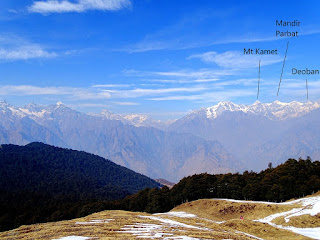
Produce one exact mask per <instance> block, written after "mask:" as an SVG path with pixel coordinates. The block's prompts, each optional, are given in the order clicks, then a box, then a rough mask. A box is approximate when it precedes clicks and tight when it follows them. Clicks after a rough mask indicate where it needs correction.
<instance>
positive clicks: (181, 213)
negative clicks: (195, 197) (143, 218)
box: [154, 212, 197, 218]
mask: <svg viewBox="0 0 320 240" xmlns="http://www.w3.org/2000/svg"><path fill="white" fill-rule="evenodd" d="M154 215H171V216H174V217H181V218H195V217H197V216H196V215H194V214H191V213H186V212H167V213H156V214H154Z"/></svg>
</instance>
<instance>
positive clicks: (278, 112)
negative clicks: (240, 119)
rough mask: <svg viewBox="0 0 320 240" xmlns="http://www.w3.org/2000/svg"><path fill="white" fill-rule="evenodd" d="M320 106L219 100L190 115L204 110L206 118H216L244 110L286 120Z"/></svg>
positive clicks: (319, 104)
mask: <svg viewBox="0 0 320 240" xmlns="http://www.w3.org/2000/svg"><path fill="white" fill-rule="evenodd" d="M319 107H320V102H307V103H300V102H296V101H293V102H290V103H283V102H280V101H274V102H272V103H261V102H259V101H256V102H255V103H254V104H252V105H244V104H235V103H232V102H220V103H218V104H217V105H214V106H212V107H208V108H202V109H200V110H195V111H193V112H192V113H191V114H190V115H196V114H199V113H201V112H203V111H204V112H205V113H206V116H207V118H212V119H214V118H217V117H219V116H220V115H221V114H222V113H224V112H226V111H229V112H240V111H241V112H244V113H248V114H256V115H261V116H265V117H267V118H269V119H272V120H286V119H292V118H296V117H300V116H302V115H305V114H307V113H309V112H311V111H312V110H314V109H317V108H319Z"/></svg>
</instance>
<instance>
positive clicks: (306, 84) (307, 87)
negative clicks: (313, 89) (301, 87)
mask: <svg viewBox="0 0 320 240" xmlns="http://www.w3.org/2000/svg"><path fill="white" fill-rule="evenodd" d="M306 89H307V100H308V101H309V91H308V79H306Z"/></svg>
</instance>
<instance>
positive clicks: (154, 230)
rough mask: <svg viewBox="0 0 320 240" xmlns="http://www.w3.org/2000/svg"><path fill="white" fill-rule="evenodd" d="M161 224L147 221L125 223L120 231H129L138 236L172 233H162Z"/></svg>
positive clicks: (154, 236)
mask: <svg viewBox="0 0 320 240" xmlns="http://www.w3.org/2000/svg"><path fill="white" fill-rule="evenodd" d="M162 230H163V229H162V226H161V225H157V224H149V223H136V224H133V225H125V226H124V227H123V228H121V231H118V232H125V233H131V234H132V235H134V236H136V237H139V238H163V237H164V236H170V235H173V234H171V233H163V232H162Z"/></svg>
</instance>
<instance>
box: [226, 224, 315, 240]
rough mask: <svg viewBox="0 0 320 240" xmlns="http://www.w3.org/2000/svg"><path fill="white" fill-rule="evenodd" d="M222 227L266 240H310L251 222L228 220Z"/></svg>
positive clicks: (267, 225)
mask: <svg viewBox="0 0 320 240" xmlns="http://www.w3.org/2000/svg"><path fill="white" fill-rule="evenodd" d="M222 225H223V226H226V227H230V228H232V229H236V230H238V231H241V232H246V233H249V234H252V235H255V236H257V237H260V238H263V239H268V240H276V239H282V240H304V239H310V238H308V237H305V236H302V235H299V234H296V233H293V232H290V231H287V230H283V229H279V228H275V227H272V226H271V225H269V224H267V223H261V222H254V221H251V220H240V219H239V220H229V221H227V222H225V223H223V224H222Z"/></svg>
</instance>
